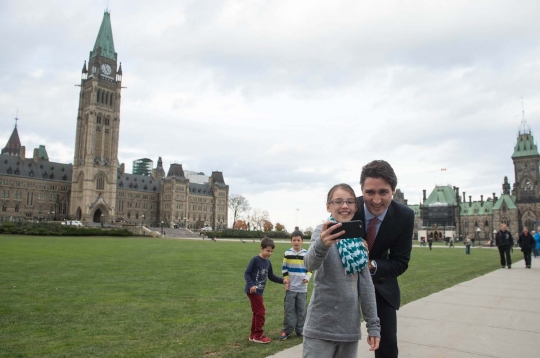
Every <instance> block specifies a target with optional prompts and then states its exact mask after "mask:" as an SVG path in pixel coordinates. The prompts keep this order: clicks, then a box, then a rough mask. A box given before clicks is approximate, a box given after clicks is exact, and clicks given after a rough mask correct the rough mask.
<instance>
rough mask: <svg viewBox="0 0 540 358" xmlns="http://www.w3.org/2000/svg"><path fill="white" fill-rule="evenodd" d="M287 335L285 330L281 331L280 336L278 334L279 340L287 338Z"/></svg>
mask: <svg viewBox="0 0 540 358" xmlns="http://www.w3.org/2000/svg"><path fill="white" fill-rule="evenodd" d="M289 336H290V334H288V333H287V332H281V336H279V340H280V341H284V340H286V339H287V338H289Z"/></svg>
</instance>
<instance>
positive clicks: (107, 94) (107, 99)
mask: <svg viewBox="0 0 540 358" xmlns="http://www.w3.org/2000/svg"><path fill="white" fill-rule="evenodd" d="M108 103H109V92H107V93H106V94H105V104H108Z"/></svg>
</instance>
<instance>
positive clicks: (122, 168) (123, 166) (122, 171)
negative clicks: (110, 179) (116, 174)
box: [120, 163, 126, 175]
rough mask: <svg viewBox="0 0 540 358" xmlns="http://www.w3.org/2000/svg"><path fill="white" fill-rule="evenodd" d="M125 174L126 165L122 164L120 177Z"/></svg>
mask: <svg viewBox="0 0 540 358" xmlns="http://www.w3.org/2000/svg"><path fill="white" fill-rule="evenodd" d="M125 172H126V164H124V163H122V164H120V175H124V173H125Z"/></svg>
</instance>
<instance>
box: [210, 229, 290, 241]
mask: <svg viewBox="0 0 540 358" xmlns="http://www.w3.org/2000/svg"><path fill="white" fill-rule="evenodd" d="M206 235H207V236H208V237H217V238H235V239H260V238H262V237H264V236H266V237H269V238H271V239H290V237H291V234H290V233H288V232H286V231H259V230H257V231H246V230H235V229H225V230H223V231H208V232H206Z"/></svg>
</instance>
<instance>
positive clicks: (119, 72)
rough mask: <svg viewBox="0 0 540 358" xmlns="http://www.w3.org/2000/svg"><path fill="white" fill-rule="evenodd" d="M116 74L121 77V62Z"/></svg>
mask: <svg viewBox="0 0 540 358" xmlns="http://www.w3.org/2000/svg"><path fill="white" fill-rule="evenodd" d="M128 72H129V68H128ZM116 74H118V75H121V74H122V62H120V66H118V71H116Z"/></svg>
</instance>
